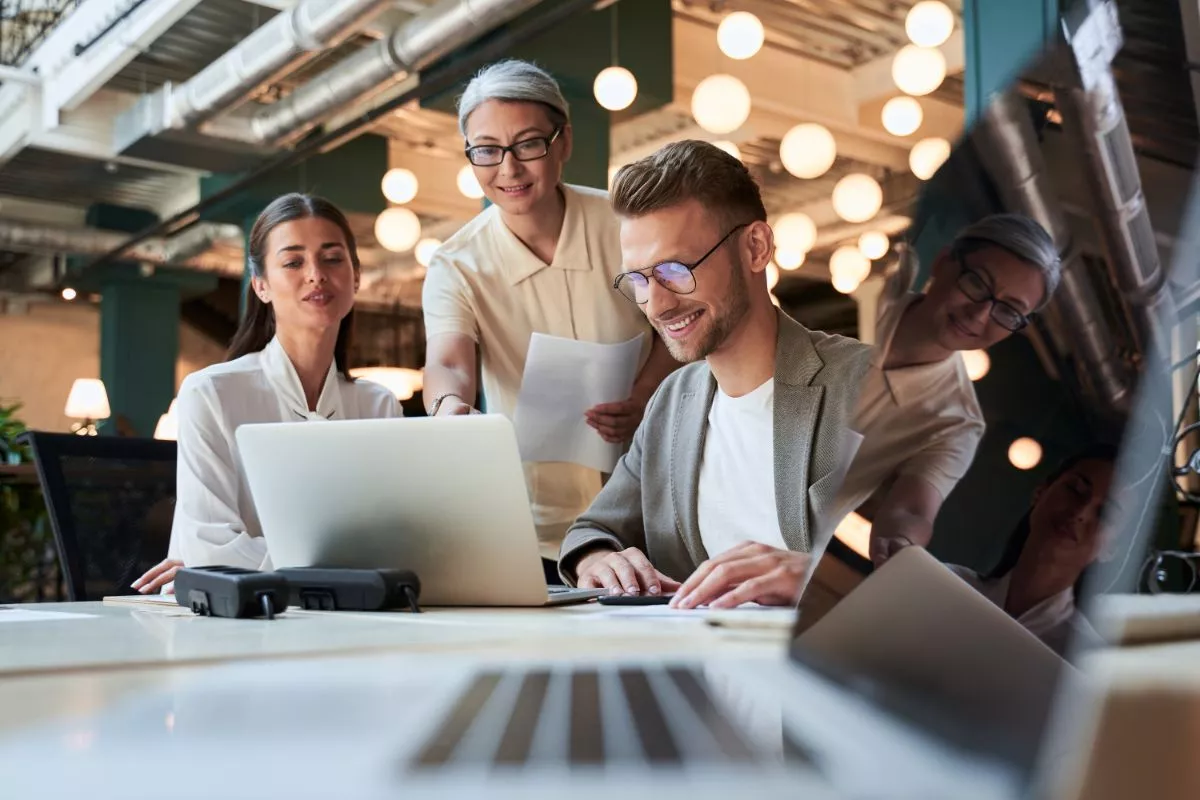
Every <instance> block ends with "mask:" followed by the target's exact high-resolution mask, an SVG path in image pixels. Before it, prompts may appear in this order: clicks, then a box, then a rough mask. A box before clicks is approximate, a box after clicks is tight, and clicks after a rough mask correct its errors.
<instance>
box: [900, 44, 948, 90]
mask: <svg viewBox="0 0 1200 800" xmlns="http://www.w3.org/2000/svg"><path fill="white" fill-rule="evenodd" d="M945 79H946V57H945V56H944V55H942V51H941V50H938V49H937V48H935V47H917V46H916V45H915V44H906V45H904V47H901V48H900V52H898V53H896V58H895V59H894V60H893V61H892V80H893V81H895V82H896V86H897V87H899V89H900V91H902V92H904V93H905V94H911V95H915V96H917V97H920V96H921V95H926V94H929V93H930V92H932V91H933V90H934V89H936V88H938V87H939V86H941V85H942V81H944V80H945Z"/></svg>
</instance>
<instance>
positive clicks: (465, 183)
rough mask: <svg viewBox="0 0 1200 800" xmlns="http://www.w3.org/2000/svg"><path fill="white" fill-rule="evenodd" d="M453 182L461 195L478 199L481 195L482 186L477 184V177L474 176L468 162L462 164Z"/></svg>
mask: <svg viewBox="0 0 1200 800" xmlns="http://www.w3.org/2000/svg"><path fill="white" fill-rule="evenodd" d="M454 182H455V184H456V185H457V186H458V191H459V194H461V195H462V196H463V197H466V198H468V199H470V200H478V199H479V198H481V197H483V187H482V186H480V185H479V179H478V178H476V177H475V171H474V170H472V169H471V165H470V164H463V167H462V169H460V170H459V171H458V177H457V178H456V179H455V181H454Z"/></svg>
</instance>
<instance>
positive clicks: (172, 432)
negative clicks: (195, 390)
mask: <svg viewBox="0 0 1200 800" xmlns="http://www.w3.org/2000/svg"><path fill="white" fill-rule="evenodd" d="M176 402H177V401H175V400H172V401H171V405H170V407H169V408H167V413H165V414H163V415H162V416H161V417H159V418H158V424H157V425H155V426H154V438H155V439H169V440H171V441H175V439H177V438H178V434H179V420H178V419H177V418H176V416H175V403H176Z"/></svg>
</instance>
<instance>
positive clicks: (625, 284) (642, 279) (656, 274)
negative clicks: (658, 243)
mask: <svg viewBox="0 0 1200 800" xmlns="http://www.w3.org/2000/svg"><path fill="white" fill-rule="evenodd" d="M747 224H748V223H743V224H741V225H737V226H735V227H734V228H732V229H731V230H730V231H729V233H727V234H725V235H724V236H722V237H721V241H719V242H717V243H716V244H714V245H713V246H712V248H711V249H710V250H709V251H708V252H707V253H705V254H704V255H702V256H700V258H699V259H697V261H696V263H694V264H684V263H682V262H679V261H664V262H662V263H661V264H655V265H654V266H653V267H650V268H648V269H645V270H636V271H633V272H622V273H621V274H620V275H618V276H617V279H616V280H615V281H613V288H614V289H616V290H617V291H619V292H620V293H621V294H623V295H625V297H626V298H628V299H629V301H630V302H632V303H637V304H638V305H639V306H642V305H645V304H646V303H647V302H649V300H650V278H651V277H653V278H654V280H656V281H658V283H659V285H661V286H662V287H663V288H665V289H670V290H671V291H672V292H674V293H675V294H691V293H692V292H694V291H696V276H695V274H694V272H693V271H694V270H695V269H696V267H698V266H700V265H701V264H703V263H704V261H705V260H706V259H707V258H708V257H709V256H711V255H712V254H713V253H715V252H717V250H719V249H720V248H721V245H723V244H725V242H727V241H729V237H730V236H733V235H734V234H735V233H737V232H738V231H740V230H741V229H742V228H744V227H746V225H747ZM647 273H649V274H647Z"/></svg>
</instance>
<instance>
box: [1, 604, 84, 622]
mask: <svg viewBox="0 0 1200 800" xmlns="http://www.w3.org/2000/svg"><path fill="white" fill-rule="evenodd" d="M95 616H96V615H95V614H77V613H75V612H74V611H34V610H33V609H25V608H21V607H20V606H0V623H5V622H62V621H63V620H67V619H89V618H94V617H95Z"/></svg>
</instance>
